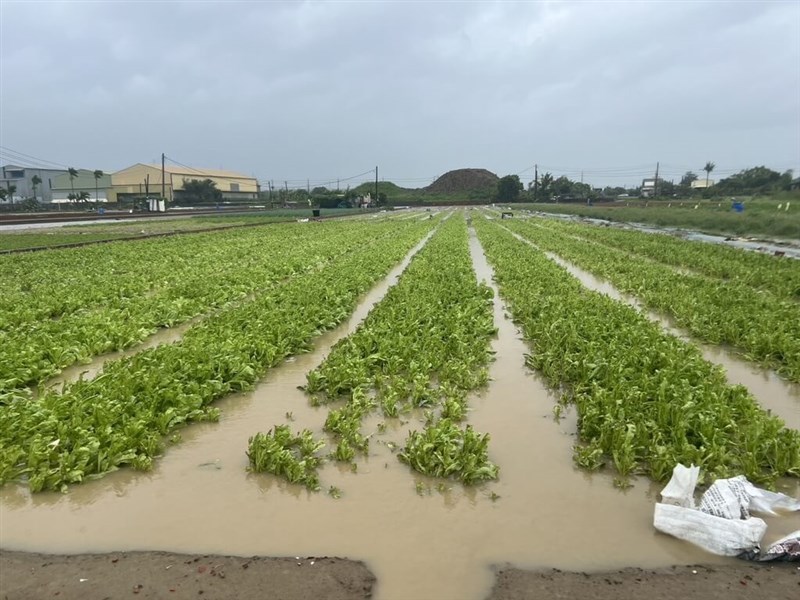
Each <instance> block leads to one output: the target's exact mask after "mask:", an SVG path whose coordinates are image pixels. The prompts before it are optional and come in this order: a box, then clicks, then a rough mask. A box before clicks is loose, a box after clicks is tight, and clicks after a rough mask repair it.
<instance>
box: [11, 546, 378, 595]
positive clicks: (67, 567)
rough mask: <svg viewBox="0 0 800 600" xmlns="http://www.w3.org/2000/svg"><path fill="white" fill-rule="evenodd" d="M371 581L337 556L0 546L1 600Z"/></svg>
mask: <svg viewBox="0 0 800 600" xmlns="http://www.w3.org/2000/svg"><path fill="white" fill-rule="evenodd" d="M374 584H375V577H374V576H373V575H372V573H370V571H369V569H368V568H367V567H366V565H364V563H361V562H357V561H351V560H343V559H340V558H316V557H299V556H298V557H288V558H262V557H237V556H208V555H204V556H201V555H191V554H172V553H168V552H132V553H123V552H118V553H113V554H84V555H76V556H50V555H45V554H23V553H19V552H0V594H2V597H3V599H4V600H44V599H45V598H47V599H48V600H52V599H53V598H58V599H59V600H85V599H90V598H92V599H93V598H171V599H177V600H188V599H189V598H191V599H192V600H196V599H197V598H237V599H238V600H262V599H263V598H265V597H269V598H282V599H292V598H296V599H298V600H299V599H301V598H303V599H305V598H325V599H326V600H360V599H362V598H370V597H371V595H372V587H373V585H374ZM266 590H268V592H266ZM265 592H266V593H265Z"/></svg>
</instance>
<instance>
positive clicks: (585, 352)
mask: <svg viewBox="0 0 800 600" xmlns="http://www.w3.org/2000/svg"><path fill="white" fill-rule="evenodd" d="M475 227H476V229H477V231H478V234H479V237H480V239H481V242H482V244H483V246H484V249H485V251H486V254H487V257H488V259H489V262H490V263H491V264H492V265H493V267H494V269H495V277H496V280H497V282H498V284H499V286H500V290H501V294H502V295H503V296H504V298H505V299H506V302H507V305H508V307H509V309H510V311H511V313H512V315H513V318H514V320H515V322H517V323H518V324H519V325H520V327H521V330H522V332H523V335H524V337H525V338H526V340H528V342H529V343H530V344H531V353H530V355H528V356H527V358H526V360H527V364H528V365H529V366H530V367H532V368H534V369H536V370H537V371H539V372H540V373H541V374H542V375H543V376H544V377H545V378H546V380H547V381H548V382H549V383H550V384H551V385H552V386H554V387H556V388H558V389H563V390H564V393H563V395H562V398H561V403H562V404H564V405H567V404H574V405H576V407H577V411H578V417H579V419H578V432H579V436H580V440H581V443H580V444H578V445H576V446H575V449H574V457H575V461H576V462H577V463H578V464H579V465H580V466H582V467H585V468H587V469H597V468H600V467H601V466H602V465H603V464H604V463H606V462H607V461H611V463H613V465H614V467H615V468H616V470H617V472H618V473H619V475H620V476H621V478H620V479H619V480H618V481H619V482H620V484H621V485H625V482H626V480H627V476H628V475H630V474H640V473H641V474H646V475H649V476H650V477H652V478H653V479H655V480H657V481H664V480H666V479H668V478H669V477H670V475H671V473H672V469H673V467H674V466H675V465H676V464H677V463H683V464H691V463H694V464H696V465H699V466H701V467H702V473H703V474H704V477H706V478H711V479H713V478H717V477H730V476H733V475H737V474H741V473H744V474H745V475H746V476H747V477H748V478H749V479H751V480H753V481H759V482H765V483H768V484H769V483H772V482H774V481H775V479H776V478H777V477H780V476H783V475H793V476H800V432H798V431H795V430H791V429H787V428H785V427H784V424H783V422H782V421H781V420H780V419H778V418H777V417H774V416H772V415H770V414H768V413H766V412H764V411H763V410H762V409H761V408H760V407H759V406H758V404H757V403H756V401H755V400H754V399H753V397H752V396H751V395H750V393H749V392H748V391H747V389H746V388H744V387H742V386H732V385H729V384H728V383H727V381H726V377H725V373H724V371H723V370H722V369H721V368H720V367H718V366H715V365H712V364H711V363H709V362H708V361H706V360H704V359H703V357H702V355H701V352H700V350H699V349H698V348H697V347H696V346H694V345H692V344H689V343H686V342H683V341H681V340H680V339H678V338H676V337H674V336H672V335H669V334H667V333H665V332H663V331H662V330H661V329H660V327H659V326H658V325H657V324H655V323H653V322H651V321H649V320H648V319H647V318H646V317H645V316H644V315H642V314H641V313H639V312H638V311H636V310H635V309H633V308H632V307H630V306H628V305H626V304H624V303H621V302H617V301H614V300H612V299H610V298H609V297H608V296H605V295H603V294H599V293H597V292H594V291H590V290H588V289H587V288H585V287H584V286H583V285H581V283H580V282H579V281H578V280H577V279H575V278H574V277H572V276H571V275H569V273H568V272H567V271H566V270H565V269H563V268H562V267H560V266H558V265H557V264H555V263H554V262H552V261H551V260H549V259H548V258H547V257H546V256H545V254H544V253H543V252H542V251H540V250H538V249H536V248H534V247H532V246H531V245H530V244H527V243H525V242H523V241H520V240H518V239H516V238H515V237H514V235H513V234H512V233H510V232H509V231H507V230H506V229H504V228H502V227H500V226H498V225H497V224H496V223H493V222H489V221H487V220H484V219H478V220H476V222H475ZM514 228H515V229H518V230H520V231H523V232H525V233H527V234H530V233H531V232H530V231H529V230H527V229H526V228H524V227H514ZM531 237H532V238H535V239H536V241H537V242H538V241H539V240H540V239H541V238H540V236H537V235H531ZM559 407H560V405H558V406H557V407H556V413H558V412H559Z"/></svg>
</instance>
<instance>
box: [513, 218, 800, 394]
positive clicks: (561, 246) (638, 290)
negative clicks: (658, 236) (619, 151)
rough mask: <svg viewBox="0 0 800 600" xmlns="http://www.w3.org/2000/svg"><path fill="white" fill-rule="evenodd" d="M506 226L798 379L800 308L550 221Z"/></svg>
mask: <svg viewBox="0 0 800 600" xmlns="http://www.w3.org/2000/svg"><path fill="white" fill-rule="evenodd" d="M509 227H510V228H511V229H512V230H513V231H516V232H517V233H519V234H520V235H522V236H523V237H525V238H526V239H529V240H531V241H533V242H534V243H535V244H536V245H537V246H539V247H541V248H542V249H545V250H548V251H551V252H554V253H556V254H558V255H559V256H561V257H562V258H564V259H566V260H568V261H570V262H572V263H574V264H575V265H577V266H579V267H581V268H582V269H586V270H587V271H590V272H591V273H594V274H596V275H598V276H599V277H602V278H604V279H606V280H608V281H610V282H611V283H612V284H614V286H616V287H617V288H618V289H620V290H622V291H624V292H627V293H629V294H631V295H634V296H636V297H637V298H639V299H640V300H641V301H642V302H643V303H644V304H645V305H646V306H647V307H649V308H651V309H653V310H656V311H659V312H662V313H664V314H666V315H668V316H670V317H671V318H672V319H674V321H675V322H676V324H677V325H678V326H680V327H682V328H684V329H686V330H687V331H689V332H691V334H692V335H694V336H696V337H697V338H699V339H700V340H703V341H706V342H709V343H712V344H729V345H730V346H733V347H734V348H737V349H739V350H740V351H741V352H743V353H744V355H745V356H746V358H748V359H749V360H752V361H755V362H758V363H759V364H762V365H765V366H768V367H770V368H772V369H775V371H777V372H778V373H779V374H780V375H781V376H783V377H785V378H786V379H788V380H790V381H800V303H797V302H796V301H794V300H790V299H781V298H779V297H777V296H775V295H774V294H771V293H769V292H764V291H759V290H756V289H753V288H752V287H750V286H749V285H747V284H745V283H742V282H737V281H727V282H723V281H718V280H715V279H711V278H708V277H705V276H701V275H696V274H693V273H682V272H680V271H677V270H675V269H674V268H673V267H670V266H667V265H663V264H659V263H657V262H654V261H650V260H638V261H637V260H635V259H634V258H632V257H631V255H630V254H629V253H628V252H626V251H624V250H618V249H615V248H610V247H608V246H606V245H604V244H599V243H594V242H591V241H584V240H576V239H575V238H574V237H572V236H570V235H567V234H565V233H563V232H561V231H559V230H558V229H557V228H556V227H555V226H554V225H553V224H552V223H551V222H550V221H544V220H536V221H535V222H533V223H531V222H529V221H525V222H515V223H513V224H510V225H509Z"/></svg>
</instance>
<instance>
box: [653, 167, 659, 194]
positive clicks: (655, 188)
mask: <svg viewBox="0 0 800 600" xmlns="http://www.w3.org/2000/svg"><path fill="white" fill-rule="evenodd" d="M653 197H654V198H657V197H658V163H656V182H655V185H653Z"/></svg>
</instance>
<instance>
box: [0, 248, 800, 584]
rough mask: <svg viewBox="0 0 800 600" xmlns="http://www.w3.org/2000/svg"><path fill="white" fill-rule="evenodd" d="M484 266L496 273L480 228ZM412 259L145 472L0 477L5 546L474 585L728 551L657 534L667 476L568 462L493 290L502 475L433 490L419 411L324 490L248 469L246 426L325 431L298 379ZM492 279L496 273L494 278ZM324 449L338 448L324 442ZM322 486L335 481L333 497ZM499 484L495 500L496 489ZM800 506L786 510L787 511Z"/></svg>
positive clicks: (482, 405) (337, 471) (494, 450)
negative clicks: (402, 452)
mask: <svg viewBox="0 0 800 600" xmlns="http://www.w3.org/2000/svg"><path fill="white" fill-rule="evenodd" d="M470 250H471V252H472V255H473V259H474V263H475V267H476V272H477V275H478V277H479V278H481V279H483V280H485V281H487V283H489V282H490V281H491V269H490V268H489V266H488V264H487V263H486V260H485V258H484V256H483V253H482V251H481V249H480V245H479V243H478V241H477V239H476V238H475V237H474V235H473V236H472V237H471V239H470ZM406 263H407V260H406V261H404V263H403V264H401V265H400V266H398V267H397V268H396V269H395V270H394V271H393V272H392V273H391V274H390V275H389V277H388V278H387V279H386V280H385V281H384V282H382V283H381V284H380V285H378V286H376V288H374V289H373V290H372V291H371V292H370V293H369V294H368V295H367V296H366V297H365V298H364V299H363V301H362V302H361V304H360V305H359V307H358V309H357V310H356V311H355V313H354V314H353V315H352V317H351V318H350V320H349V321H348V322H347V323H345V324H343V325H342V326H340V327H339V328H338V329H336V330H334V331H331V332H329V333H327V334H325V335H323V336H321V337H320V338H318V339H317V342H316V344H315V347H314V350H313V351H312V352H310V353H308V354H304V355H301V356H298V357H296V358H294V359H292V360H289V361H287V362H286V363H285V364H284V365H283V366H281V367H279V368H276V369H274V370H272V371H271V372H270V373H269V374H268V375H267V376H266V378H265V379H264V380H263V381H262V382H261V384H260V385H259V386H258V387H257V388H256V389H255V390H253V391H252V392H250V393H247V394H239V395H235V396H231V397H229V398H226V399H224V400H223V401H221V402H219V403H218V405H219V407H220V408H221V413H222V416H221V419H220V422H219V423H202V424H195V425H191V426H189V427H186V428H184V429H183V430H182V431H181V434H182V438H183V439H182V442H181V443H179V444H177V445H174V446H172V447H170V448H169V449H168V450H167V451H166V452H165V455H164V456H163V457H162V458H161V459H159V460H158V461H157V463H156V467H155V468H154V469H153V471H152V472H150V473H137V472H134V471H132V470H129V469H125V470H121V471H118V472H116V473H112V474H111V475H109V476H107V477H105V478H103V479H100V480H98V481H93V482H88V483H86V484H83V485H79V486H75V487H74V488H72V489H71V490H70V491H69V493H67V494H64V495H62V494H53V493H42V494H37V495H35V496H31V495H30V494H29V493H28V492H27V490H26V489H25V488H23V487H22V486H8V485H7V486H5V487H4V488H2V489H1V490H0V542H1V543H2V546H3V547H4V548H8V549H14V550H29V551H44V552H60V553H82V552H103V551H112V550H135V549H138V550H166V551H176V552H193V553H218V554H233V555H242V556H247V555H255V554H258V555H272V556H287V555H291V556H322V555H328V556H345V557H349V558H353V559H361V560H364V561H365V562H366V563H367V564H368V565H369V567H370V568H371V570H372V571H373V572H374V573H375V575H376V576H377V578H378V585H377V588H376V597H377V598H379V599H383V600H390V599H391V600H394V599H405V598H440V599H446V598H453V599H456V598H457V599H468V598H483V597H485V596H486V595H487V594H488V591H489V588H490V587H491V585H492V582H493V574H492V571H491V568H490V566H491V565H494V564H502V563H507V562H508V563H512V564H514V565H516V566H518V567H522V568H544V567H555V568H560V569H570V570H586V571H596V570H605V569H616V568H619V567H624V566H640V567H657V566H667V565H672V564H692V563H698V562H703V563H718V562H721V561H723V560H724V559H721V558H717V557H714V556H711V555H709V554H706V553H704V552H702V551H700V550H698V549H695V548H693V547H692V546H690V545H688V544H685V543H683V542H680V541H678V540H675V539H672V538H670V537H668V536H664V535H661V534H658V533H657V532H655V531H654V530H653V527H652V515H653V503H654V502H655V500H656V495H657V491H658V490H659V489H660V486H655V485H652V484H651V483H650V482H648V481H644V480H642V481H637V482H636V483H635V485H634V487H633V488H631V489H629V490H627V491H625V492H622V491H620V490H617V489H616V488H614V487H613V485H612V479H611V477H610V476H608V475H604V474H594V475H590V474H586V473H584V472H582V471H579V470H578V469H576V468H575V467H574V466H573V463H572V459H571V452H572V450H571V448H572V445H573V443H574V441H575V437H574V431H575V420H574V419H575V417H574V415H572V414H568V415H567V416H566V418H563V419H561V421H559V422H556V421H555V420H554V418H553V413H552V409H553V404H554V398H553V396H552V395H551V394H550V392H549V391H548V390H547V389H546V388H545V387H544V385H543V384H542V383H541V382H540V381H539V380H538V379H537V378H536V377H535V376H534V375H532V374H530V373H529V372H527V371H526V369H525V368H524V366H523V365H524V362H523V361H524V359H523V356H524V354H525V352H527V351H528V348H527V347H526V345H525V344H524V342H523V341H522V340H521V339H520V335H519V333H518V331H517V329H516V327H515V326H514V324H513V323H512V322H511V321H510V320H509V319H508V318H506V316H505V307H504V306H503V304H502V302H500V301H499V300H498V301H496V303H495V306H494V317H495V322H496V325H497V327H498V335H497V338H496V340H495V341H494V342H493V347H494V350H495V351H496V353H497V354H496V360H495V362H494V363H493V365H492V367H491V376H492V382H491V384H490V385H489V387H488V388H487V389H486V390H484V391H483V392H482V393H480V394H477V395H475V396H474V397H473V398H472V399H471V408H472V411H471V413H470V416H469V422H470V423H472V424H473V425H474V426H475V428H476V429H477V430H479V431H486V432H489V433H490V434H491V436H492V441H491V443H490V454H491V458H492V460H494V461H495V462H496V463H497V464H499V465H500V479H499V481H497V482H495V483H491V484H487V485H483V486H478V487H474V488H464V487H463V486H461V485H459V484H455V483H448V484H446V486H444V487H442V488H440V487H439V486H438V484H439V483H440V482H439V481H438V480H430V479H428V478H425V477H422V476H419V475H416V474H414V473H413V472H412V471H410V470H409V469H408V468H407V467H405V466H404V465H402V464H401V463H399V461H398V460H397V457H396V455H395V454H394V453H393V452H392V450H391V448H390V444H388V443H387V442H394V443H396V444H402V442H403V439H404V438H405V436H406V434H407V432H408V430H409V429H411V428H418V427H421V423H418V422H417V421H416V420H415V418H414V417H410V416H409V417H404V419H410V421H409V422H406V421H404V420H390V421H389V422H388V423H387V427H386V432H385V433H384V434H378V433H377V430H378V423H380V422H381V421H382V419H381V418H379V417H378V416H375V417H373V418H371V419H369V420H367V421H366V423H365V426H364V431H365V432H367V433H374V436H373V438H372V443H371V445H370V454H369V457H368V458H366V459H359V460H357V465H358V469H357V473H352V472H351V471H350V470H349V469H347V468H340V467H339V466H337V465H336V464H333V463H330V464H328V465H326V466H325V467H324V468H323V470H322V471H321V481H322V484H323V491H322V492H320V493H316V494H315V493H309V492H307V491H306V490H305V489H303V488H300V487H298V486H294V485H291V484H288V483H286V482H284V481H283V480H280V479H277V478H275V477H272V476H270V475H255V474H249V473H248V472H247V471H246V466H247V459H246V456H245V450H246V447H247V439H248V437H249V436H251V435H253V434H254V433H255V432H257V431H266V430H267V429H269V428H270V427H272V426H273V425H274V424H276V423H285V422H286V421H287V413H291V418H292V419H293V423H292V426H293V428H297V429H300V428H305V427H308V428H311V429H312V430H314V431H315V432H318V433H319V432H320V431H321V428H322V424H323V422H324V420H325V417H326V415H327V411H326V410H324V409H317V408H313V407H311V406H310V405H309V403H308V398H307V397H306V395H305V394H304V393H303V392H302V391H301V390H299V389H298V388H297V386H298V385H302V384H303V383H304V382H305V374H306V373H307V372H308V371H309V370H311V369H313V368H314V367H316V366H317V365H318V364H319V363H320V362H321V361H322V360H323V359H324V357H325V356H326V355H327V353H328V351H329V350H330V348H331V346H332V345H333V344H334V343H335V342H336V341H337V340H339V339H341V338H343V337H344V336H346V335H348V334H349V333H351V332H352V331H354V329H355V328H356V327H357V325H358V323H359V322H360V321H361V320H362V319H363V318H364V317H365V315H366V314H367V312H368V310H369V309H370V308H371V306H373V305H374V304H375V303H376V302H377V301H379V300H380V299H381V298H382V297H383V295H384V294H385V292H386V290H387V289H388V287H389V285H390V284H391V283H392V282H393V281H394V280H395V278H396V277H397V276H398V275H399V273H400V272H401V270H402V269H403V268H404V266H405V264H406ZM492 285H493V284H492ZM329 448H332V446H329ZM329 486H336V487H338V488H340V489H341V490H342V497H341V498H340V499H338V500H337V499H334V498H333V497H331V496H329V495H328V494H326V493H325V490H326V489H327V488H328V487H329ZM492 493H494V494H496V495H498V496H499V499H497V500H492V499H491V494H492ZM793 520H794V523H792V521H793ZM798 520H800V518H799V519H794V517H790V518H788V517H784V518H783V519H772V520H768V523H769V524H770V529H769V531H768V539H776V538H778V537H780V535H781V534H785V533H787V532H789V531H791V530H793V529H797V528H798V527H800V524H798V522H797V521H798Z"/></svg>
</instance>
